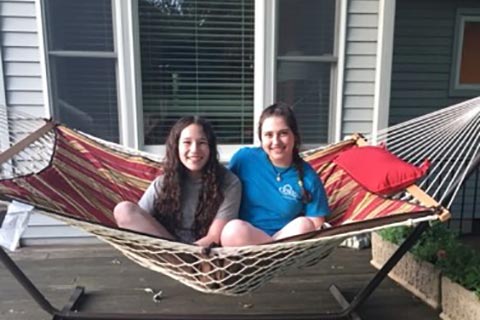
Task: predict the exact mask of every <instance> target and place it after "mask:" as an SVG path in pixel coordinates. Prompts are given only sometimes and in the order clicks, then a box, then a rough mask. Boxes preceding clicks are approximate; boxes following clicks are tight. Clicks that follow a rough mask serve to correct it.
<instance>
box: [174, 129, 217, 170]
mask: <svg viewBox="0 0 480 320" xmlns="http://www.w3.org/2000/svg"><path fill="white" fill-rule="evenodd" d="M178 156H179V158H180V162H181V163H182V164H183V165H184V166H185V168H187V169H188V171H189V174H190V175H191V176H195V177H198V176H200V175H201V174H202V170H203V167H205V164H206V163H207V161H208V159H209V157H210V147H209V145H208V139H207V137H206V135H205V132H203V129H202V127H201V126H200V125H198V124H191V125H189V126H188V127H185V129H183V130H182V132H181V133H180V138H179V139H178Z"/></svg>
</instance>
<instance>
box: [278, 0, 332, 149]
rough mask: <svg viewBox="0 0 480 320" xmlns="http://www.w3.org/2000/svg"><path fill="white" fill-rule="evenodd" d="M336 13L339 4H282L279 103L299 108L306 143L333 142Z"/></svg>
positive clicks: (314, 0) (285, 0)
mask: <svg viewBox="0 0 480 320" xmlns="http://www.w3.org/2000/svg"><path fill="white" fill-rule="evenodd" d="M335 10H336V1H335V0H321V1H319V0H303V1H297V0H279V1H278V17H277V69H276V70H277V79H276V80H277V87H276V100H277V101H282V102H285V103H286V104H288V105H291V106H293V108H294V110H295V114H296V116H297V120H298V123H299V127H300V133H301V135H302V141H303V143H305V144H318V143H325V142H327V141H328V131H329V117H330V100H331V97H330V91H331V90H330V82H331V80H330V79H331V69H332V67H333V64H334V63H335V62H336V58H335V57H334V35H335ZM292 12H295V14H292Z"/></svg>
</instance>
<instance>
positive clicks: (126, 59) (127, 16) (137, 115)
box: [113, 0, 274, 162]
mask: <svg viewBox="0 0 480 320" xmlns="http://www.w3.org/2000/svg"><path fill="white" fill-rule="evenodd" d="M113 1H114V3H115V10H117V12H116V13H115V28H114V30H116V31H115V34H116V35H117V36H118V37H117V38H116V41H117V42H118V43H117V44H118V46H116V48H118V60H117V62H118V73H119V75H118V82H119V88H118V91H119V92H120V94H119V105H120V110H119V113H120V136H121V140H120V141H122V143H123V144H125V145H127V146H129V147H134V148H138V149H141V150H144V151H146V152H149V153H153V154H157V155H160V156H163V155H164V154H165V145H144V144H143V140H144V139H143V103H142V101H143V100H142V90H141V85H142V84H141V78H142V77H141V68H140V43H139V39H138V34H139V24H138V1H123V0H113ZM272 6H274V1H265V0H255V48H254V55H255V59H254V61H255V65H254V74H255V77H254V99H253V100H254V101H253V102H254V107H253V109H254V110H253V113H254V114H253V117H254V119H255V120H254V121H255V122H254V128H255V129H254V130H255V133H254V141H253V144H250V145H254V144H257V143H258V139H257V128H256V127H257V123H258V118H259V117H260V114H261V112H262V110H263V108H264V106H265V105H268V104H269V103H270V104H271V103H272V102H273V93H272V92H267V91H268V90H264V89H267V88H265V87H266V86H267V85H266V84H267V83H268V84H269V85H270V86H271V83H272V81H270V80H269V79H268V77H267V75H266V72H267V71H269V70H271V69H272V68H271V67H270V66H269V63H271V62H272V61H273V58H271V57H268V56H267V55H266V50H271V49H267V48H274V46H273V45H272V44H271V43H268V42H266V39H272V38H273V37H269V36H268V32H269V30H270V29H269V28H268V27H267V23H270V22H269V21H268V20H270V19H271V17H270V16H269V14H268V12H271V11H269V10H271V9H270V7H272ZM272 41H273V40H272ZM272 89H273V88H270V89H269V90H270V91H271V90H272ZM126 91H130V92H132V95H129V94H128V93H126ZM243 146H247V145H219V146H218V151H219V155H220V160H221V161H222V162H228V161H229V160H230V158H231V156H232V155H233V154H234V153H235V152H236V151H237V150H238V149H239V148H240V147H243Z"/></svg>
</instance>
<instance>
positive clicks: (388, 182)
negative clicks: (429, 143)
mask: <svg viewBox="0 0 480 320" xmlns="http://www.w3.org/2000/svg"><path fill="white" fill-rule="evenodd" d="M334 162H335V163H336V164H337V165H338V166H340V167H341V168H342V169H343V170H345V171H346V172H347V173H348V174H349V175H350V176H351V177H352V178H353V179H354V180H355V181H357V182H358V183H359V184H360V185H362V186H363V187H364V188H365V189H367V190H368V191H370V192H373V193H377V194H382V195H389V194H392V193H396V192H399V191H401V190H403V189H405V188H406V187H408V186H410V185H412V184H413V183H415V181H417V180H418V179H419V178H420V177H422V176H423V175H424V174H425V173H426V172H427V170H428V168H429V167H430V162H429V161H428V160H425V161H424V162H423V163H422V165H420V167H415V166H414V165H411V164H409V163H407V162H405V161H403V160H401V159H400V158H398V157H397V156H395V155H393V154H392V153H390V152H388V151H387V150H386V149H385V148H382V147H374V146H364V147H358V148H352V149H349V150H347V151H345V152H343V153H341V154H340V155H339V156H338V157H337V158H336V159H335V160H334Z"/></svg>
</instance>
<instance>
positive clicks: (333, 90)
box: [255, 0, 349, 149]
mask: <svg viewBox="0 0 480 320" xmlns="http://www.w3.org/2000/svg"><path fill="white" fill-rule="evenodd" d="M348 1H349V0H336V1H335V28H334V30H335V31H334V32H335V34H334V36H333V39H334V40H333V52H332V54H325V55H322V56H302V57H296V58H297V59H296V60H295V61H300V60H303V61H308V62H312V61H315V62H323V63H325V62H329V63H330V102H329V119H328V137H327V144H328V143H332V142H335V141H339V140H340V139H341V136H340V135H341V128H342V103H343V79H344V70H345V68H344V65H345V41H346V21H347V14H348V13H347V4H348ZM268 3H273V6H272V7H271V8H268V10H269V11H267V12H272V13H273V14H271V15H270V17H269V18H270V19H271V21H269V26H270V29H268V30H267V33H266V34H267V39H272V40H271V48H267V49H270V50H271V52H268V50H267V53H268V59H269V60H270V63H269V64H268V65H267V72H266V73H267V74H268V76H269V77H267V78H266V79H265V81H266V84H265V89H264V90H265V92H266V93H267V94H268V96H267V97H268V100H265V104H264V106H268V105H270V104H272V103H273V102H274V100H275V96H276V92H275V89H276V87H275V83H276V69H277V68H276V60H277V56H276V45H277V44H276V41H275V40H276V25H275V24H276V21H277V20H278V19H277V15H278V0H275V1H268ZM255 27H257V26H255ZM255 58H256V56H255ZM293 58H295V57H293ZM255 72H257V69H255ZM255 76H257V74H255ZM260 112H261V111H260ZM259 117H260V115H258V117H256V118H255V127H257V126H258V118H259ZM316 147H319V145H309V144H304V145H303V148H305V149H310V148H316Z"/></svg>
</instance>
